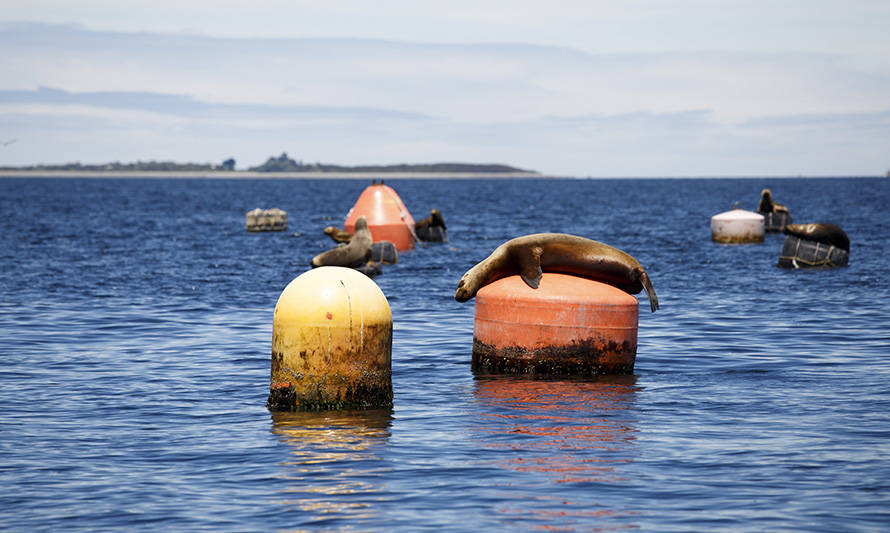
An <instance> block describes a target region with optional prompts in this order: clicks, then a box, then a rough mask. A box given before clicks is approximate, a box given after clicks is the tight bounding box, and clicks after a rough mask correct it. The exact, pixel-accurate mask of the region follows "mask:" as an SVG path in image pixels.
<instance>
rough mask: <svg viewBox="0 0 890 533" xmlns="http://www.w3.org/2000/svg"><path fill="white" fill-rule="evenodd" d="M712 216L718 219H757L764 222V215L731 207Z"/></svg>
mask: <svg viewBox="0 0 890 533" xmlns="http://www.w3.org/2000/svg"><path fill="white" fill-rule="evenodd" d="M712 218H715V219H717V220H757V221H760V222H763V215H761V214H759V213H755V212H754V211H746V210H744V209H730V210H729V211H724V212H722V213H718V214H716V215H714V216H713V217H712Z"/></svg>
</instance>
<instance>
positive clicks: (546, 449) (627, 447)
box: [474, 376, 637, 529]
mask: <svg viewBox="0 0 890 533" xmlns="http://www.w3.org/2000/svg"><path fill="white" fill-rule="evenodd" d="M636 391H637V385H636V377H635V376H608V377H602V378H599V379H595V380H583V381H582V380H572V379H551V380H547V379H534V378H528V377H514V376H479V377H478V378H477V379H476V381H475V391H474V393H475V398H476V400H477V402H478V403H479V404H481V405H480V407H481V409H480V416H481V418H482V422H481V425H480V426H479V430H480V432H481V435H480V439H479V440H480V441H481V442H480V445H481V446H483V447H485V448H487V449H491V450H494V451H497V452H498V456H499V457H500V459H498V461H497V465H498V466H500V467H501V468H504V469H508V470H513V471H516V472H521V473H523V474H531V475H532V476H534V479H536V480H537V483H538V484H539V485H540V486H539V487H538V488H539V489H541V491H540V492H547V490H546V487H547V486H553V485H552V484H553V483H556V484H567V483H568V484H591V483H594V484H600V485H605V486H604V488H605V489H606V490H609V488H610V486H611V487H615V486H618V485H621V484H626V483H628V482H629V481H630V480H629V479H628V476H627V475H626V474H625V473H623V472H622V466H624V465H626V464H627V463H630V462H632V461H633V460H634V459H635V457H636V455H637V450H636V446H635V433H636V431H637V430H636V427H635V426H636V419H635V413H634V409H633V406H634V401H635V396H636ZM526 482H527V481H526ZM583 494H584V492H582V493H579V496H581V495H583ZM587 496H589V495H587ZM587 496H584V497H581V498H560V502H558V503H559V504H560V505H559V506H558V509H554V505H553V504H554V502H550V501H544V500H546V498H543V499H542V500H541V501H538V502H530V503H531V504H530V505H522V506H516V507H510V508H504V509H500V512H502V513H504V514H506V515H508V516H513V517H515V518H520V517H524V518H526V519H528V518H530V516H529V515H531V517H532V519H533V520H535V521H544V522H551V521H554V522H555V523H557V524H561V525H563V526H565V525H567V524H568V523H570V522H572V520H581V521H583V520H584V518H590V517H596V518H606V519H608V518H609V517H616V516H625V517H626V516H628V515H633V514H635V513H633V512H629V511H628V510H627V509H626V508H624V509H620V510H619V509H613V508H610V507H611V506H610V505H608V504H606V503H604V502H603V500H594V501H587V500H585V498H586V497H587ZM625 525H626V524H625ZM625 525H622V526H620V527H624V526H625ZM548 527H550V526H545V529H547V528H548ZM607 529H611V528H607Z"/></svg>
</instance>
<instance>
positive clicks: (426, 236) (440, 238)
mask: <svg viewBox="0 0 890 533" xmlns="http://www.w3.org/2000/svg"><path fill="white" fill-rule="evenodd" d="M414 231H415V235H417V238H418V239H419V240H423V241H427V242H448V231H447V228H446V227H445V218H444V217H443V216H442V212H441V211H439V210H438V209H432V210H430V216H428V217H426V218H424V219H421V220H418V221H417V222H415V223H414Z"/></svg>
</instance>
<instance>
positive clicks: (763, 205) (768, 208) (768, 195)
mask: <svg viewBox="0 0 890 533" xmlns="http://www.w3.org/2000/svg"><path fill="white" fill-rule="evenodd" d="M757 212H758V213H785V214H789V213H788V208H787V207H785V206H784V205H782V204H778V203H776V202H775V201H773V193H772V192H771V191H770V190H769V189H763V191H761V192H760V204H759V205H758V206H757Z"/></svg>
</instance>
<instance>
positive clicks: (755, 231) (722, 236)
mask: <svg viewBox="0 0 890 533" xmlns="http://www.w3.org/2000/svg"><path fill="white" fill-rule="evenodd" d="M711 240H713V241H714V242H719V243H724V244H743V243H749V242H763V215H760V214H757V213H755V212H753V211H746V210H744V209H742V208H740V207H734V208H733V209H730V210H729V211H724V212H723V213H718V214H716V215H714V216H712V217H711Z"/></svg>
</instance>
